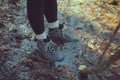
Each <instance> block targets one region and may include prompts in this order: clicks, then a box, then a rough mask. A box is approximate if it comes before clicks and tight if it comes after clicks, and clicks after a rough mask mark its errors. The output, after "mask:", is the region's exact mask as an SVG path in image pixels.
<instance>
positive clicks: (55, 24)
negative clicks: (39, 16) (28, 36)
mask: <svg viewBox="0 0 120 80" xmlns="http://www.w3.org/2000/svg"><path fill="white" fill-rule="evenodd" d="M57 27H59V23H58V20H57V21H55V22H51V23H48V28H49V29H52V28H57Z"/></svg>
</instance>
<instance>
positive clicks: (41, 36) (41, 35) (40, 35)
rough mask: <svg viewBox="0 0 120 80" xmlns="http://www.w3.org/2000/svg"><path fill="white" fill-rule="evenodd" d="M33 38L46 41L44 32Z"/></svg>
mask: <svg viewBox="0 0 120 80" xmlns="http://www.w3.org/2000/svg"><path fill="white" fill-rule="evenodd" d="M35 37H36V39H46V38H47V34H46V31H44V32H43V33H42V34H39V35H36V36H35Z"/></svg>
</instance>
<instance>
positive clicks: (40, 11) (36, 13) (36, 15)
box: [27, 0, 57, 34]
mask: <svg viewBox="0 0 120 80" xmlns="http://www.w3.org/2000/svg"><path fill="white" fill-rule="evenodd" d="M27 13H28V19H29V22H30V25H31V27H32V29H33V31H34V32H35V34H41V33H43V32H44V30H45V28H44V15H45V17H46V19H47V21H48V22H49V23H51V22H55V21H56V20H57V1H56V0H27Z"/></svg>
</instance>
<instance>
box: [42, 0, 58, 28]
mask: <svg viewBox="0 0 120 80" xmlns="http://www.w3.org/2000/svg"><path fill="white" fill-rule="evenodd" d="M44 12H45V17H46V19H47V21H48V28H50V29H51V28H56V27H59V23H58V21H57V0H45V8H44Z"/></svg>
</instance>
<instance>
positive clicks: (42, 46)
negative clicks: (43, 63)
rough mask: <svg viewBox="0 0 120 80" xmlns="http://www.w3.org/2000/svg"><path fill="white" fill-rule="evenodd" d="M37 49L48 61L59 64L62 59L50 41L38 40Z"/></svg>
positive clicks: (55, 46)
mask: <svg viewBox="0 0 120 80" xmlns="http://www.w3.org/2000/svg"><path fill="white" fill-rule="evenodd" d="M37 47H38V48H39V51H40V52H41V53H42V55H43V56H44V57H45V58H46V59H48V60H49V61H53V62H56V61H57V62H59V61H62V60H63V59H64V58H63V56H62V54H61V52H60V50H59V48H58V47H57V45H56V44H55V43H54V42H52V41H51V40H50V41H44V40H38V41H37Z"/></svg>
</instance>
